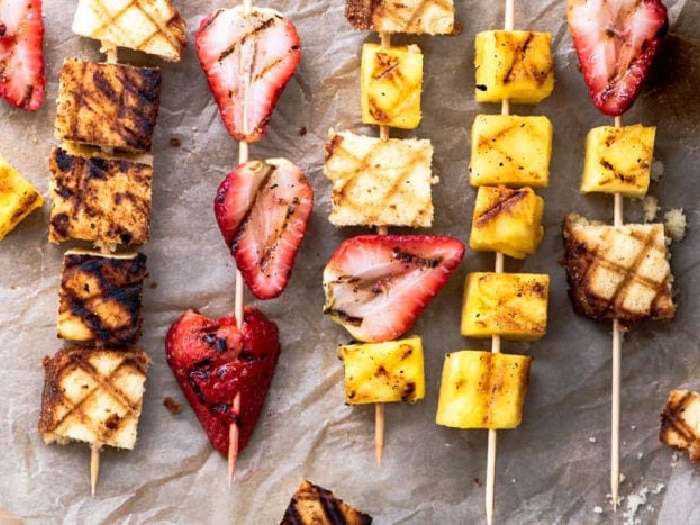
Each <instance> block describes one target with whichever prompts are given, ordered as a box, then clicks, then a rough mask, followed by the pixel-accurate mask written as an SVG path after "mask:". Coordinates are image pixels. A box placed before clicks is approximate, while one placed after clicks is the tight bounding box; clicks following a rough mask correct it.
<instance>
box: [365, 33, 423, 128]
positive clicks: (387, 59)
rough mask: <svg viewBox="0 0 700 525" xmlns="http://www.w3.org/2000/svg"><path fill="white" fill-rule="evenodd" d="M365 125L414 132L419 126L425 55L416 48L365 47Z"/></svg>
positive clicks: (369, 45) (370, 45)
mask: <svg viewBox="0 0 700 525" xmlns="http://www.w3.org/2000/svg"><path fill="white" fill-rule="evenodd" d="M361 79H362V122H363V123H364V124H376V125H379V126H392V127H394V128H403V129H413V128H415V127H418V124H419V123H420V93H421V85H422V83H423V55H422V54H421V52H420V49H419V48H418V46H416V45H410V46H400V47H391V48H382V47H381V46H380V45H379V44H365V45H364V46H362V77H361Z"/></svg>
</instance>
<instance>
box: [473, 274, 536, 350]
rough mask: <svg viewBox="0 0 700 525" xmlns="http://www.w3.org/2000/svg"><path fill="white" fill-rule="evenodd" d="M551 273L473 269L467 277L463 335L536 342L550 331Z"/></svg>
mask: <svg viewBox="0 0 700 525" xmlns="http://www.w3.org/2000/svg"><path fill="white" fill-rule="evenodd" d="M548 297H549V276H548V275H546V274H532V273H494V272H474V273H471V274H469V275H468V276H467V280H466V283H465V287H464V306H463V308H462V335H465V336H468V337H490V336H492V335H500V336H503V337H507V338H510V339H523V340H528V341H533V340H536V339H539V338H540V337H542V336H543V335H544V334H545V333H546V331H547V299H548Z"/></svg>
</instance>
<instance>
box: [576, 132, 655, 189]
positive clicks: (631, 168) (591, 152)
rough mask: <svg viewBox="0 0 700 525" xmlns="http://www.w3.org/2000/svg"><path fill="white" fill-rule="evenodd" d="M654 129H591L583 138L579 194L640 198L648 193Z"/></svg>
mask: <svg viewBox="0 0 700 525" xmlns="http://www.w3.org/2000/svg"><path fill="white" fill-rule="evenodd" d="M655 134H656V128H655V127H644V126H641V125H639V124H637V125H634V126H624V127H620V128H615V127H612V126H602V127H599V128H593V129H592V130H590V131H589V132H588V137H587V138H586V160H585V162H584V166H583V177H582V178H581V193H589V192H602V193H622V194H623V195H625V196H627V197H635V198H641V197H644V195H645V194H646V192H647V190H648V189H649V180H650V178H651V162H652V157H653V154H654V136H655Z"/></svg>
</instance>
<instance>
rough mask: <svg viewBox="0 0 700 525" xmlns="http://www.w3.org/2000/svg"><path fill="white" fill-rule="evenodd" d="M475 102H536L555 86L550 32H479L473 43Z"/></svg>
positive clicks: (549, 93) (545, 96) (549, 92)
mask: <svg viewBox="0 0 700 525" xmlns="http://www.w3.org/2000/svg"><path fill="white" fill-rule="evenodd" d="M474 66H475V68H476V78H475V84H476V90H475V95H474V98H475V100H476V101H477V102H501V101H502V100H504V99H508V100H512V101H513V102H523V103H532V104H534V103H537V102H540V101H541V100H543V99H545V98H547V97H548V96H549V95H551V94H552V91H553V89H554V58H553V56H552V35H551V34H550V33H536V32H533V31H506V30H491V31H482V32H481V33H478V34H477V35H476V39H475V42H474Z"/></svg>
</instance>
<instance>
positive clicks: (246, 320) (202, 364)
mask: <svg viewBox="0 0 700 525" xmlns="http://www.w3.org/2000/svg"><path fill="white" fill-rule="evenodd" d="M279 354H280V343H279V336H278V330H277V326H276V325H275V324H274V323H273V322H272V321H270V320H269V319H267V318H266V317H265V316H264V315H263V314H262V313H261V312H260V311H259V310H256V309H255V308H252V307H246V308H245V312H244V314H243V326H242V328H240V329H239V327H238V324H237V323H236V319H235V317H222V318H220V319H209V318H207V317H204V316H202V315H200V314H198V313H196V312H194V311H193V310H187V311H186V312H185V313H183V314H182V315H181V316H180V317H179V318H178V319H177V321H175V323H173V325H172V326H171V327H170V329H169V330H168V333H167V336H166V338H165V356H166V358H167V361H168V364H169V365H170V368H172V370H173V372H174V374H175V378H176V379H177V382H178V383H179V384H180V387H181V388H182V391H183V392H184V394H185V397H186V398H187V401H189V403H190V405H191V406H192V409H193V410H194V412H195V414H196V415H197V417H198V418H199V422H200V423H201V425H202V427H204V430H205V431H206V433H207V435H208V436H209V441H210V442H211V444H212V446H213V447H214V448H215V449H216V450H217V451H219V452H220V453H221V454H222V455H223V456H226V455H227V454H228V440H229V438H228V436H229V426H230V425H231V424H234V423H235V424H236V425H238V428H239V441H238V450H239V451H242V450H243V449H244V448H245V446H246V445H247V444H248V441H249V440H250V436H251V435H252V433H253V430H254V429H255V424H256V422H257V420H258V418H259V417H260V413H261V412H262V408H263V404H264V402H265V395H266V394H267V390H268V389H269V388H270V383H271V382H272V376H273V374H274V371H275V365H276V364H277V359H278V358H279ZM239 392H240V413H239V414H238V415H236V414H235V413H234V412H233V410H232V405H233V400H234V398H235V396H236V394H237V393H239Z"/></svg>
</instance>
